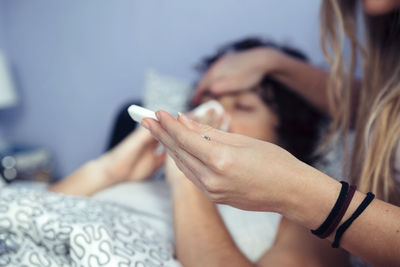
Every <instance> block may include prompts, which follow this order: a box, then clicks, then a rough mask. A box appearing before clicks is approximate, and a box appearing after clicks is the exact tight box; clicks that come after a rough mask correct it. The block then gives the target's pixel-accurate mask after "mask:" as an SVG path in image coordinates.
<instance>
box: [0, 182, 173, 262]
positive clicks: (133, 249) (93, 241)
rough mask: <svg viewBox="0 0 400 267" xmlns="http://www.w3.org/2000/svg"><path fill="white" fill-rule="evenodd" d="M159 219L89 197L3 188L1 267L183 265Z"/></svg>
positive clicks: (0, 202)
mask: <svg viewBox="0 0 400 267" xmlns="http://www.w3.org/2000/svg"><path fill="white" fill-rule="evenodd" d="M159 220H161V219H160V218H158V217H157V216H154V215H152V214H147V213H145V212H142V211H137V210H135V209H130V208H127V207H123V206H120V205H118V204H112V203H109V202H103V201H98V200H94V199H90V198H80V197H70V196H62V195H58V194H52V193H44V192H41V191H35V190H28V189H11V188H8V187H4V188H0V266H48V267H52V266H118V267H122V266H136V267H144V266H151V267H153V266H180V264H179V263H178V262H176V261H175V260H174V259H173V257H172V246H171V244H170V243H169V242H168V241H167V240H166V239H165V238H164V237H163V236H161V235H160V234H159V233H158V232H157V230H156V229H155V227H153V226H152V222H154V223H156V222H157V221H159Z"/></svg>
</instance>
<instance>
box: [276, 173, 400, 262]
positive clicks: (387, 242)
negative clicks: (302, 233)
mask: <svg viewBox="0 0 400 267" xmlns="http://www.w3.org/2000/svg"><path fill="white" fill-rule="evenodd" d="M305 170H306V171H305V172H302V171H298V172H297V177H296V176H293V179H294V180H297V181H299V182H298V183H296V185H295V187H293V188H295V189H293V191H292V192H291V193H290V198H288V202H286V204H285V205H282V209H283V210H282V212H281V213H282V214H283V215H284V216H286V217H287V218H289V219H291V220H293V221H294V222H296V223H298V224H300V225H303V226H304V227H306V228H308V229H316V228H318V227H319V226H320V225H321V224H322V222H323V221H324V220H325V219H326V217H327V215H328V214H329V213H330V211H331V209H332V207H333V206H334V203H335V202H336V199H337V197H338V195H339V191H340V187H341V185H340V183H338V182H337V181H335V180H333V179H331V178H330V177H328V176H326V175H324V174H323V173H321V172H319V171H317V170H315V169H313V168H311V167H309V168H305ZM304 177H306V178H304ZM364 197H365V194H363V193H361V192H356V193H355V195H354V198H353V200H352V202H351V204H350V206H349V208H348V210H347V212H346V214H345V216H344V218H343V220H342V222H341V223H343V222H344V221H345V220H347V219H348V218H349V217H350V216H351V215H352V214H353V213H354V211H355V210H356V209H357V207H358V206H359V204H360V203H361V202H362V200H363V199H364ZM399 221H400V208H399V207H396V206H394V205H390V204H388V203H385V202H383V201H380V200H376V199H375V200H374V201H373V202H372V203H371V204H370V205H369V206H368V207H367V209H366V210H365V211H364V212H363V213H362V214H361V215H360V216H359V217H358V218H357V219H356V220H355V221H354V222H353V224H352V225H351V226H350V227H349V228H348V230H347V231H346V232H345V234H344V235H343V237H342V239H341V243H340V244H341V247H342V248H344V249H346V250H347V251H349V252H350V253H352V254H354V255H356V256H358V257H360V258H362V259H364V260H365V261H367V262H369V263H370V264H373V265H374V266H399V265H400V258H399V256H398V252H399V251H400V225H399V223H398V222H399ZM327 239H328V241H329V242H332V241H333V239H334V233H333V234H332V235H331V236H329V237H328V238H327Z"/></svg>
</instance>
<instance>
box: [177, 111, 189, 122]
mask: <svg viewBox="0 0 400 267" xmlns="http://www.w3.org/2000/svg"><path fill="white" fill-rule="evenodd" d="M178 117H179V118H182V120H183V121H184V122H188V123H190V122H192V120H191V119H189V118H188V117H187V116H186V115H184V114H183V113H180V112H178Z"/></svg>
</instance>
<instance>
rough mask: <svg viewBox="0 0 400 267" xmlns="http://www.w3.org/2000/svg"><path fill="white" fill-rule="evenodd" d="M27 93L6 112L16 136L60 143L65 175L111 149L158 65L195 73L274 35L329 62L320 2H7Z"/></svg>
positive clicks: (10, 44) (3, 118)
mask: <svg viewBox="0 0 400 267" xmlns="http://www.w3.org/2000/svg"><path fill="white" fill-rule="evenodd" d="M0 3H1V5H0V12H2V14H3V20H0V46H1V39H2V38H1V26H2V27H3V29H4V39H6V43H7V50H8V56H9V58H10V60H11V63H12V65H13V71H14V75H15V77H16V82H17V86H18V90H19V94H20V98H21V103H20V105H19V106H18V107H16V108H14V109H12V110H10V111H7V112H2V114H1V115H0V124H1V125H2V127H5V132H6V135H7V137H8V139H9V140H11V141H13V142H15V143H27V144H34V145H40V146H45V147H48V148H50V149H51V150H52V151H54V153H55V155H56V159H57V162H58V164H59V167H60V174H61V175H65V174H68V173H70V172H71V171H73V170H74V169H75V168H77V167H78V166H79V165H81V164H82V163H84V162H85V161H87V160H89V159H91V158H94V157H96V156H98V155H99V154H100V153H101V152H102V151H103V149H104V147H105V144H106V140H107V138H108V135H109V130H110V127H111V125H112V118H113V117H114V115H115V112H116V110H117V108H118V106H119V105H121V104H122V103H124V102H125V101H127V100H129V99H132V98H139V97H140V95H141V88H142V84H143V74H144V72H145V70H146V69H147V68H149V67H154V68H156V69H158V70H159V71H161V72H164V73H167V74H171V75H176V76H179V77H182V78H186V79H189V80H191V79H193V78H194V77H195V72H194V71H193V65H194V64H195V63H196V62H198V60H199V58H201V57H203V56H204V55H207V54H210V52H213V51H214V50H215V48H216V47H218V46H219V45H221V44H224V43H225V42H228V41H231V40H235V39H237V38H241V37H244V36H248V35H261V36H267V37H270V38H271V39H272V40H275V41H278V42H280V43H286V44H292V45H294V46H297V47H299V48H301V49H303V50H304V51H305V52H306V53H307V54H308V55H309V56H310V57H311V58H312V59H313V61H314V62H316V63H321V62H322V61H323V57H322V54H321V52H320V47H319V37H318V9H319V1H314V0H298V1H292V0H284V1H282V0H269V1H265V0H252V1H246V0H218V1H211V0H208V1H187V0H168V1H165V0H164V1H162V0H132V1H128V0H115V1H109V0H86V1H82V0H69V1H55V0H35V1H27V0H0Z"/></svg>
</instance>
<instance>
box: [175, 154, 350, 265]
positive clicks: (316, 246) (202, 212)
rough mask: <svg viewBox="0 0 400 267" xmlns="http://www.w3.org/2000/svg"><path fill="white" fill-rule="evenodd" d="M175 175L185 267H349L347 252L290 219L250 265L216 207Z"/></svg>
mask: <svg viewBox="0 0 400 267" xmlns="http://www.w3.org/2000/svg"><path fill="white" fill-rule="evenodd" d="M168 164H169V163H168V162H167V168H168ZM175 173H176V174H175V176H176V175H181V176H182V177H178V179H179V180H178V179H177V177H173V179H174V180H175V181H174V182H173V183H172V186H171V190H172V200H173V209H174V229H175V246H176V253H177V257H178V260H179V261H180V262H181V263H182V264H183V265H184V266H211V267H212V266H224V265H226V264H227V263H229V266H240V267H242V266H243V267H246V266H289V267H290V266H293V267H294V266H297V267H300V266H348V265H349V264H348V256H347V253H346V252H344V251H343V250H337V249H332V248H331V247H330V244H329V243H327V242H326V241H324V240H321V239H318V238H316V237H315V236H313V235H312V234H311V233H310V231H309V230H307V229H305V228H304V227H301V226H298V225H296V224H294V223H292V222H290V221H288V220H287V219H282V221H281V224H280V227H279V231H278V233H277V237H276V241H275V243H274V245H273V246H272V247H271V249H270V250H268V251H267V252H266V253H265V254H264V255H263V256H262V258H261V259H260V260H259V261H258V262H257V263H252V262H250V261H249V260H248V259H247V258H246V257H245V256H244V255H243V253H242V252H241V251H240V250H239V249H238V247H237V246H236V244H235V243H234V241H233V239H232V237H231V235H230V234H229V232H228V230H227V228H226V226H225V224H224V222H223V221H222V219H221V217H220V215H219V213H218V210H217V209H216V206H215V204H214V203H212V202H211V201H210V200H209V199H208V198H207V197H206V196H205V195H204V194H203V193H202V192H201V191H200V190H199V189H198V188H197V187H195V186H194V185H193V184H192V183H191V182H190V181H188V180H187V179H186V178H185V177H183V174H182V173H180V172H179V170H178V171H175ZM167 174H168V172H167ZM168 179H171V178H168ZM177 180H178V181H177ZM205 255H206V256H205Z"/></svg>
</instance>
